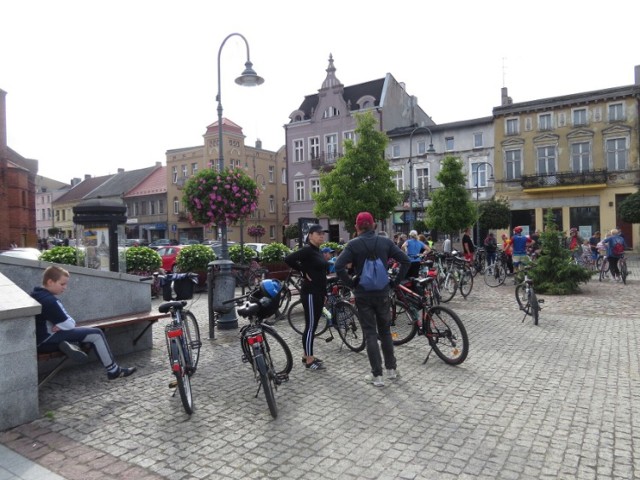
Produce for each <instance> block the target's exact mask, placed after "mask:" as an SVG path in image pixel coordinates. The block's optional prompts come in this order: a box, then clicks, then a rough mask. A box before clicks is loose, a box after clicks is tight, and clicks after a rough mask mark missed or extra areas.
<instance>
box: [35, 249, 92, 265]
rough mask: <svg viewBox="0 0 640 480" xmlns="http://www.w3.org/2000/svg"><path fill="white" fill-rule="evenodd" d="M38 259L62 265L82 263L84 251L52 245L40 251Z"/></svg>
mask: <svg viewBox="0 0 640 480" xmlns="http://www.w3.org/2000/svg"><path fill="white" fill-rule="evenodd" d="M40 260H41V261H44V262H52V263H60V264H63V265H84V252H83V251H82V250H79V249H77V248H75V247H53V248H51V249H49V250H45V251H44V252H42V255H40Z"/></svg>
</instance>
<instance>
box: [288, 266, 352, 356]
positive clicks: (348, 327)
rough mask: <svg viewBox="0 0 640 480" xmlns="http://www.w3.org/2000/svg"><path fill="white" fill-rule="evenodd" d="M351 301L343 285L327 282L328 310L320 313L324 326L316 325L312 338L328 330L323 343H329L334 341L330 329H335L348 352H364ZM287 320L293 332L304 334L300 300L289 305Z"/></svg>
mask: <svg viewBox="0 0 640 480" xmlns="http://www.w3.org/2000/svg"><path fill="white" fill-rule="evenodd" d="M352 300H354V297H353V295H352V292H351V289H350V288H348V287H347V286H345V285H343V284H342V283H341V282H340V281H339V280H338V279H337V278H334V279H331V280H329V283H328V285H327V300H326V305H327V306H328V308H327V307H325V308H323V311H322V316H323V317H324V319H325V323H324V325H318V329H317V330H316V333H315V334H314V337H318V336H320V335H322V334H323V333H325V332H326V331H327V330H328V331H329V335H330V337H328V338H326V339H325V342H327V343H328V342H331V341H333V339H334V336H333V332H332V331H331V329H332V328H335V329H336V330H337V331H338V335H339V336H340V339H341V340H342V343H344V344H345V345H346V346H347V348H349V350H351V351H353V352H361V351H362V350H364V347H365V338H364V335H362V334H361V332H362V330H361V328H360V320H359V319H358V311H357V309H356V308H355V307H354V306H353V304H352V303H351V301H352ZM287 319H288V321H289V325H291V328H292V329H293V330H294V332H296V333H298V334H299V335H303V334H304V328H305V318H304V308H303V306H302V300H301V299H299V300H297V301H295V302H293V303H292V304H291V306H290V308H289V310H288V311H287Z"/></svg>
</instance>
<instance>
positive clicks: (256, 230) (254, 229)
mask: <svg viewBox="0 0 640 480" xmlns="http://www.w3.org/2000/svg"><path fill="white" fill-rule="evenodd" d="M247 233H248V234H249V236H250V237H255V238H260V237H262V236H263V235H264V234H265V233H267V231H266V230H265V228H264V227H263V226H262V225H251V226H250V227H249V228H247Z"/></svg>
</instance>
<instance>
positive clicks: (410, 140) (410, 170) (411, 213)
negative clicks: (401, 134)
mask: <svg viewBox="0 0 640 480" xmlns="http://www.w3.org/2000/svg"><path fill="white" fill-rule="evenodd" d="M418 130H426V131H427V132H429V148H428V149H427V153H435V151H436V150H435V148H433V133H431V130H430V129H429V128H428V127H416V128H414V129H413V130H411V133H410V134H409V231H411V230H413V222H414V220H415V219H414V218H413V134H414V133H416V132H417V131H418Z"/></svg>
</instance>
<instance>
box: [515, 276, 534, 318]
mask: <svg viewBox="0 0 640 480" xmlns="http://www.w3.org/2000/svg"><path fill="white" fill-rule="evenodd" d="M516 301H517V302H518V307H519V308H520V310H522V311H524V312H525V313H526V314H527V315H530V314H531V313H530V312H531V309H530V308H529V298H528V294H527V289H526V288H525V284H524V283H520V284H518V285H517V286H516Z"/></svg>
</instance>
